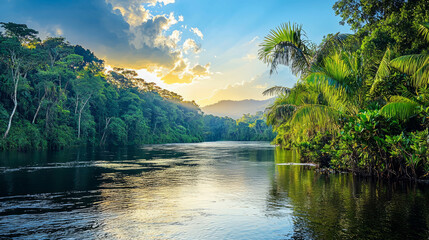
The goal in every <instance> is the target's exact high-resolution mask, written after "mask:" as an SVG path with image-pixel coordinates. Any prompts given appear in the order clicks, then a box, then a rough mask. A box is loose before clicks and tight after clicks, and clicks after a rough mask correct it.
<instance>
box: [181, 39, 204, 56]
mask: <svg viewBox="0 0 429 240" xmlns="http://www.w3.org/2000/svg"><path fill="white" fill-rule="evenodd" d="M183 51H184V52H185V53H188V52H189V51H192V52H193V53H199V52H200V51H201V46H200V45H198V44H197V43H196V42H195V40H194V39H190V38H188V39H186V40H185V42H184V43H183Z"/></svg>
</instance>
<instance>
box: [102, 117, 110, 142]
mask: <svg viewBox="0 0 429 240" xmlns="http://www.w3.org/2000/svg"><path fill="white" fill-rule="evenodd" d="M111 119H112V118H111V117H109V118H106V126H105V127H104V131H103V136H102V137H101V140H100V146H101V145H104V143H105V142H106V139H105V136H106V132H107V128H108V127H109V124H110V120H111Z"/></svg>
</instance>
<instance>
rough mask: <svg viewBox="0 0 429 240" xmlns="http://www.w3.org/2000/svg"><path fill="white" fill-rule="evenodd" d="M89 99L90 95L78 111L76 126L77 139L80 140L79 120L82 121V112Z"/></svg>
mask: <svg viewBox="0 0 429 240" xmlns="http://www.w3.org/2000/svg"><path fill="white" fill-rule="evenodd" d="M90 98H91V95H89V96H88V98H87V99H86V101H85V102H84V103H83V105H82V107H81V108H80V110H79V119H78V124H77V139H80V120H81V119H82V111H83V109H84V108H85V106H86V104H87V103H88V101H89V99H90Z"/></svg>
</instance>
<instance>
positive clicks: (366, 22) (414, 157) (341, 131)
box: [259, 0, 429, 179]
mask: <svg viewBox="0 0 429 240" xmlns="http://www.w3.org/2000/svg"><path fill="white" fill-rule="evenodd" d="M333 9H334V10H335V13H336V14H337V15H339V16H340V17H341V18H342V21H341V23H342V24H345V23H347V24H349V25H350V27H351V29H352V30H354V31H355V33H354V34H341V33H336V34H329V35H327V36H326V37H325V38H324V39H323V41H322V43H321V44H319V45H315V44H313V43H312V42H311V41H310V40H309V39H307V38H306V36H305V34H304V30H303V26H301V25H298V24H293V23H289V24H283V25H280V26H279V27H278V28H276V29H273V30H271V32H270V33H269V34H268V35H267V36H266V37H265V39H264V40H263V42H262V44H261V45H260V51H259V58H260V60H262V61H263V62H265V63H267V64H269V65H270V67H271V72H275V70H276V69H277V67H278V65H286V66H289V67H290V68H291V70H292V72H293V73H295V74H296V75H297V77H299V80H298V82H297V84H296V85H295V86H294V87H293V88H286V87H281V86H276V87H272V88H270V89H267V90H266V91H265V93H266V94H274V95H277V99H276V101H275V102H274V104H273V105H271V106H270V107H269V109H268V113H267V121H268V123H269V124H270V125H272V126H273V127H274V129H275V130H276V131H277V132H278V135H277V137H276V139H275V143H277V144H280V145H282V146H283V147H286V148H289V147H296V148H298V149H299V150H300V152H301V154H302V157H303V158H304V159H306V160H309V161H315V162H319V163H320V164H321V165H322V166H328V167H331V168H334V169H338V170H350V171H354V172H358V173H361V174H365V175H377V176H381V177H400V178H413V179H416V178H427V177H429V157H428V155H429V151H428V148H429V135H428V128H429V125H428V124H429V55H428V50H429V23H428V22H429V2H428V1H401V0H394V1H379V0H364V1H357V0H340V1H337V2H336V3H335V4H334V6H333Z"/></svg>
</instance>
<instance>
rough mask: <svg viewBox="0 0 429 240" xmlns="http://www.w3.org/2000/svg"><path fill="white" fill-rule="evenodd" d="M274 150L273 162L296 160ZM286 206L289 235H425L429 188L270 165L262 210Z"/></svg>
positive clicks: (427, 234)
mask: <svg viewBox="0 0 429 240" xmlns="http://www.w3.org/2000/svg"><path fill="white" fill-rule="evenodd" d="M296 156H297V155H296V153H294V152H292V151H285V150H281V149H277V150H276V154H275V158H276V163H282V162H296V161H297V159H298V158H297V157H296ZM285 210H290V211H291V212H292V215H293V225H294V233H293V234H292V235H291V236H287V237H290V238H294V239H308V238H314V239H352V238H354V239H427V238H428V237H429V188H428V186H421V185H417V184H411V183H407V182H396V183H388V182H383V181H380V180H378V181H377V180H374V179H368V178H357V177H353V176H352V175H351V174H335V175H330V176H326V175H320V174H317V173H315V172H314V171H313V170H312V169H311V168H308V167H304V166H281V165H278V166H276V177H275V179H274V180H273V182H272V187H271V190H270V192H269V196H268V200H267V212H268V213H267V214H269V215H274V216H275V215H276V214H279V213H281V212H282V211H283V212H284V211H285Z"/></svg>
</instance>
